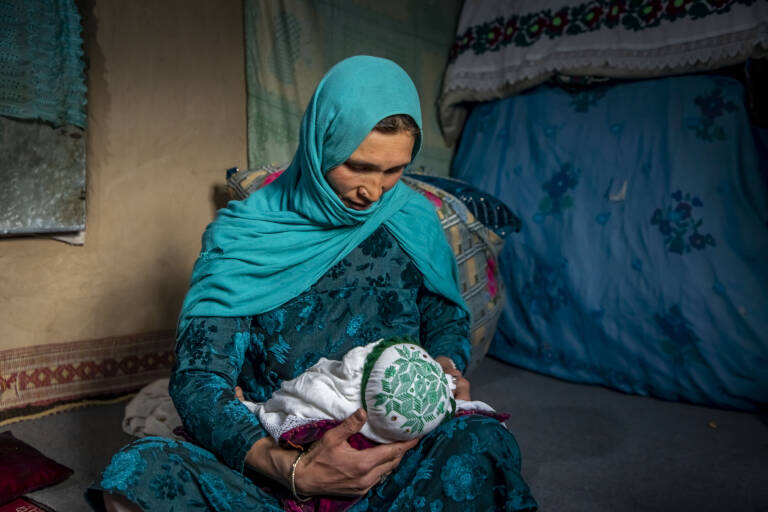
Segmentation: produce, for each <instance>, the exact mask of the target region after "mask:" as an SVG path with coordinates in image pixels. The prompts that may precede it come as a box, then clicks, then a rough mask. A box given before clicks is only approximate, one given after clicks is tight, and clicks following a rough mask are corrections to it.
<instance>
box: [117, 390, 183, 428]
mask: <svg viewBox="0 0 768 512" xmlns="http://www.w3.org/2000/svg"><path fill="white" fill-rule="evenodd" d="M179 426H181V418H179V414H178V413H177V412H176V408H175V407H174V405H173V401H172V400H171V397H170V396H169V395H168V379H167V378H166V379H158V380H156V381H154V382H152V383H151V384H148V385H147V386H144V387H143V388H142V389H141V391H139V393H138V394H137V395H136V396H135V397H133V399H132V400H131V401H130V402H128V405H126V407H125V416H124V417H123V432H125V433H126V434H130V435H132V436H136V437H144V436H162V437H170V438H179V437H178V436H176V435H175V434H174V433H173V429H175V428H176V427H179ZM179 439H180V438H179Z"/></svg>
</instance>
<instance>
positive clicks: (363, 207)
mask: <svg viewBox="0 0 768 512" xmlns="http://www.w3.org/2000/svg"><path fill="white" fill-rule="evenodd" d="M344 202H345V203H346V205H347V206H348V207H349V208H352V209H353V210H367V209H368V208H369V207H370V206H371V204H372V203H368V204H360V203H355V202H353V201H350V200H349V199H345V200H344Z"/></svg>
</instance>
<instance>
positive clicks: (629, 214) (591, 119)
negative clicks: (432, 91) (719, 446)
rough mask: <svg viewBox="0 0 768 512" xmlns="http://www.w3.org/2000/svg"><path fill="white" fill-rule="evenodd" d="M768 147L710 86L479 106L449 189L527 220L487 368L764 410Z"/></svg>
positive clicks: (680, 81)
mask: <svg viewBox="0 0 768 512" xmlns="http://www.w3.org/2000/svg"><path fill="white" fill-rule="evenodd" d="M766 141H768V137H766V133H765V132H764V131H761V130H760V129H758V128H755V127H753V126H752V125H751V124H750V123H749V120H748V113H747V110H746V106H745V98H744V89H743V87H742V85H741V83H740V82H738V81H737V80H734V79H731V78H727V77H720V76H714V75H697V76H681V77H672V78H665V79H659V80H646V81H638V82H625V83H618V84H614V85H606V86H601V87H596V88H591V89H586V90H582V91H581V92H577V93H573V92H567V91H565V90H563V89H561V88H558V87H555V86H549V85H545V86H541V87H539V88H537V89H534V90H532V91H530V92H528V93H526V94H521V95H518V96H513V97H511V98H507V99H503V100H498V101H494V102H489V103H484V104H480V105H478V106H477V107H476V108H475V109H474V110H473V112H472V113H471V115H470V117H469V119H468V121H467V124H466V126H465V128H464V133H463V136H462V139H461V142H460V146H459V148H458V151H457V154H456V157H455V159H454V167H453V176H454V177H456V178H459V179H463V180H465V181H468V182H469V183H471V184H473V185H475V186H476V187H478V188H480V189H481V190H484V191H486V192H489V193H492V194H494V195H496V196H497V197H499V198H501V199H502V200H503V201H504V202H506V203H507V205H508V206H510V207H511V209H512V210H513V211H514V212H515V213H517V214H518V215H519V216H520V218H521V219H522V221H523V228H522V231H521V232H520V233H517V234H512V235H510V236H509V237H508V238H507V240H506V244H505V246H504V249H503V252H502V256H501V269H502V272H503V275H504V277H505V279H506V282H507V285H508V286H507V294H508V301H507V304H506V306H505V310H504V312H503V315H502V318H501V320H500V322H499V329H498V333H497V335H496V337H495V339H494V341H493V344H492V346H491V351H490V354H491V355H493V356H495V357H497V358H499V359H502V360H504V361H506V362H509V363H513V364H516V365H519V366H523V367H525V368H529V369H533V370H536V371H539V372H542V373H546V374H550V375H554V376H557V377H561V378H565V379H569V380H573V381H577V382H590V383H599V384H603V385H606V386H610V387H612V388H615V389H619V390H622V391H625V392H628V393H637V394H641V395H650V396H655V397H659V398H663V399H669V400H685V401H690V402H694V403H700V404H709V405H716V406H720V407H727V408H739V409H747V410H754V409H756V408H758V407H760V406H761V404H766V403H768V291H766V286H767V285H768V185H767V183H768V180H767V179H766V176H767V175H768V173H767V172H766V165H767V164H766V162H768V158H767V157H768V154H767V153H766Z"/></svg>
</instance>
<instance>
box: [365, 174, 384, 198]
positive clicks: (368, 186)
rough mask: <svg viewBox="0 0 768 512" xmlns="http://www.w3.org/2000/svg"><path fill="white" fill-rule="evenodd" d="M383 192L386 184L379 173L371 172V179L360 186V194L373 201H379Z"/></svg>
mask: <svg viewBox="0 0 768 512" xmlns="http://www.w3.org/2000/svg"><path fill="white" fill-rule="evenodd" d="M383 193H384V185H383V184H382V179H381V175H380V174H379V173H371V176H369V179H367V180H365V182H364V183H363V184H362V185H361V186H360V195H361V196H363V197H364V198H365V199H366V200H367V201H370V202H372V203H375V202H376V201H378V200H379V198H380V197H381V194H383Z"/></svg>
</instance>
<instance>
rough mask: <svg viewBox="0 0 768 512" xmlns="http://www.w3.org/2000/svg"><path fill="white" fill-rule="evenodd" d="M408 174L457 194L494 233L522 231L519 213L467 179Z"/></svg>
mask: <svg viewBox="0 0 768 512" xmlns="http://www.w3.org/2000/svg"><path fill="white" fill-rule="evenodd" d="M408 176H409V177H410V178H413V179H415V180H419V181H423V182H424V183H429V184H430V185H434V186H436V187H439V188H441V189H443V190H445V191H446V192H448V193H449V194H451V195H454V196H456V197H457V198H458V199H459V201H461V202H462V203H464V204H465V205H466V206H467V208H469V211H471V212H472V214H473V215H474V216H475V218H476V219H477V220H478V221H480V222H482V223H483V224H484V225H485V226H487V227H489V228H491V229H492V230H493V231H494V233H496V234H497V235H499V236H500V237H502V238H504V237H505V236H507V235H509V234H510V233H517V232H518V231H520V228H521V226H522V222H520V218H519V217H518V216H517V215H515V214H514V213H512V210H510V209H509V208H508V207H507V205H505V204H504V203H503V202H501V201H500V200H499V199H496V197H494V196H492V195H491V194H487V193H485V192H483V191H482V190H480V189H478V188H475V187H473V186H472V185H470V184H469V183H467V182H466V181H461V180H457V179H455V178H446V177H445V176H433V175H430V174H423V173H410V174H408Z"/></svg>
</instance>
